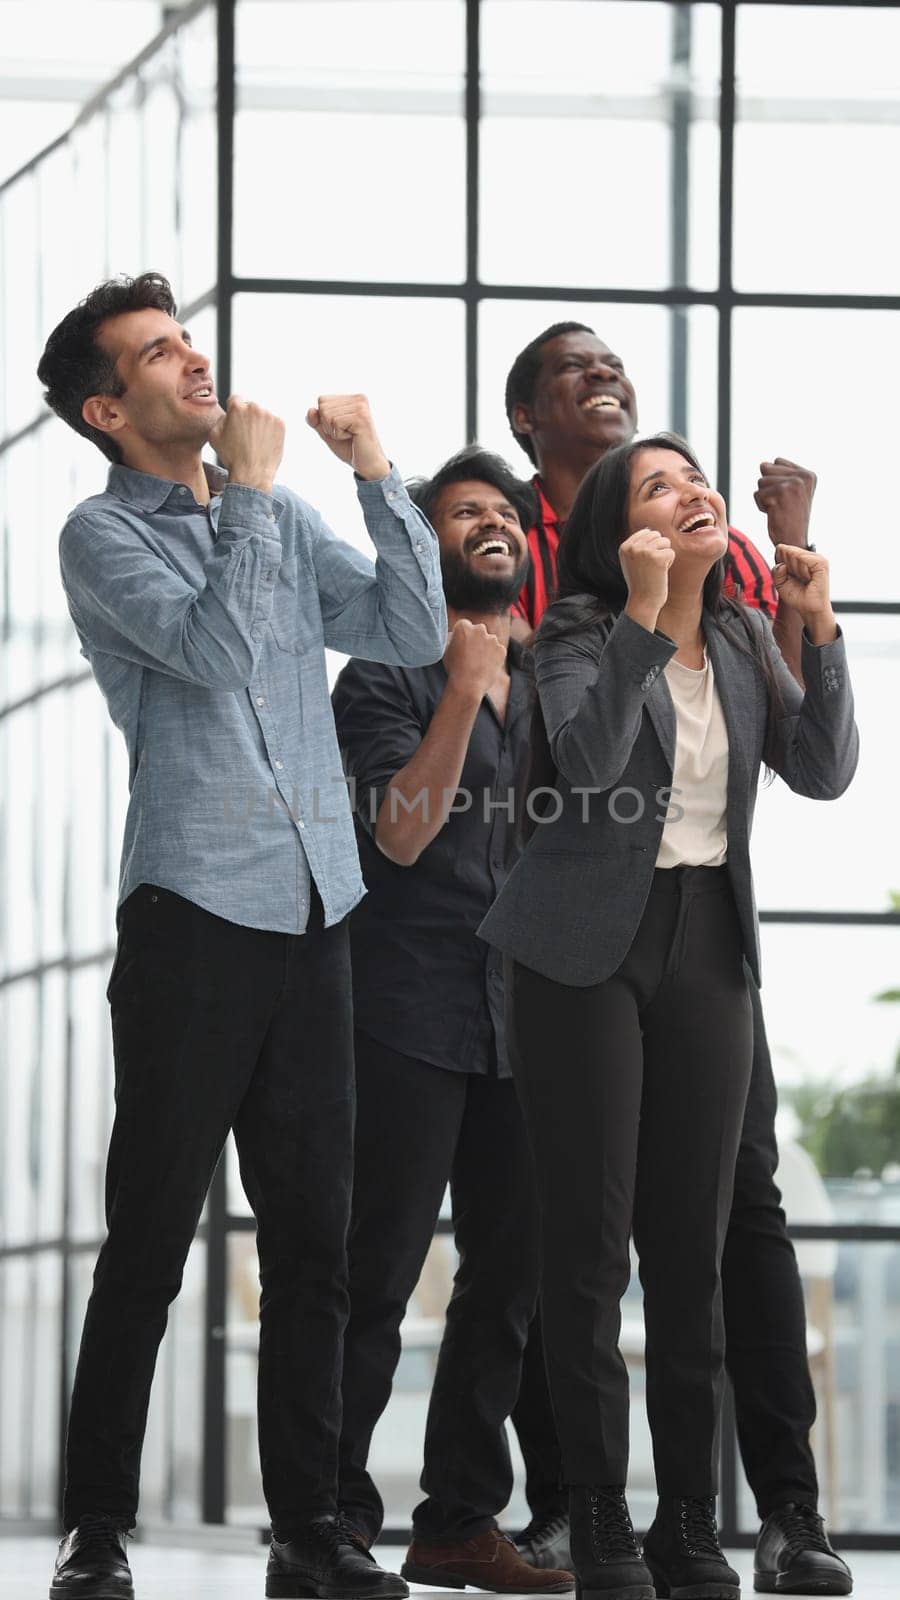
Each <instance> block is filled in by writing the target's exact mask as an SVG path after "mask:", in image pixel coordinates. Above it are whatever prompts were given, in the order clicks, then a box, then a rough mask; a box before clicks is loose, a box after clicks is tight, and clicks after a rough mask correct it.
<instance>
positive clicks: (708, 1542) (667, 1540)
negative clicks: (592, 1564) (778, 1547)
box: [644, 1495, 741, 1600]
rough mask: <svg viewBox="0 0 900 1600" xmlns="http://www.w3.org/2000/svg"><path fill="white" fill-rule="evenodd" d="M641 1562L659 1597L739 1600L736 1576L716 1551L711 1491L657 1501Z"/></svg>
mask: <svg viewBox="0 0 900 1600" xmlns="http://www.w3.org/2000/svg"><path fill="white" fill-rule="evenodd" d="M644 1560H645V1561H646V1563H647V1565H648V1567H649V1568H650V1571H651V1572H652V1574H653V1582H654V1583H655V1584H656V1592H657V1594H658V1595H659V1596H660V1600H668V1597H671V1600H688V1597H689V1596H690V1597H692V1600H693V1597H695V1596H696V1597H700V1596H702V1597H703V1600H740V1593H741V1580H740V1578H739V1576H738V1574H737V1573H736V1572H735V1571H734V1568H733V1567H730V1566H729V1565H728V1562H727V1561H726V1560H725V1557H724V1556H723V1554H722V1552H721V1550H720V1549H719V1533H718V1529H717V1528H716V1502H715V1499H714V1498H713V1496H711V1495H710V1496H702V1497H701V1496H696V1495H695V1496H691V1497H690V1498H687V1499H684V1500H660V1502H659V1506H658V1508H657V1512H656V1517H655V1519H654V1522H653V1526H652V1528H651V1529H650V1531H649V1532H648V1534H647V1537H646V1539H645V1540H644Z"/></svg>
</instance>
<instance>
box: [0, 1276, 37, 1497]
mask: <svg viewBox="0 0 900 1600" xmlns="http://www.w3.org/2000/svg"><path fill="white" fill-rule="evenodd" d="M33 1337H34V1307H33V1304H32V1298H31V1273H30V1270H29V1262H28V1261H27V1259H25V1260H16V1259H15V1258H13V1259H12V1260H8V1261H3V1262H0V1513H2V1514H3V1515H4V1516H23V1515H25V1512H26V1506H27V1484H26V1478H27V1473H25V1472H23V1462H27V1460H28V1439H29V1433H30V1423H31V1418H30V1416H29V1415H28V1411H27V1409H26V1408H27V1401H28V1388H27V1384H26V1373H27V1371H28V1367H29V1359H30V1358H29V1352H30V1350H31V1349H32V1341H33Z"/></svg>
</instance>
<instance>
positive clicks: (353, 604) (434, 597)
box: [313, 469, 447, 666]
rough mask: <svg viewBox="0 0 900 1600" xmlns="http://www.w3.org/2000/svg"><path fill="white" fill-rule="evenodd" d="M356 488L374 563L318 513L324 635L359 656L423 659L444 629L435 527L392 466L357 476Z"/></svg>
mask: <svg viewBox="0 0 900 1600" xmlns="http://www.w3.org/2000/svg"><path fill="white" fill-rule="evenodd" d="M357 492H358V495H359V500H360V504H361V506H362V510H363V515H364V517H365V522H366V529H367V531H368V534H369V537H370V538H371V540H372V543H373V544H374V546H375V549H376V552H377V558H376V562H375V565H374V567H373V565H372V561H371V559H370V557H369V556H367V555H364V554H363V553H362V552H361V551H359V550H357V549H355V548H354V547H353V546H351V545H349V544H347V543H346V542H345V541H343V540H341V539H338V538H336V537H335V535H334V534H333V533H332V532H331V530H330V529H329V528H328V527H327V526H326V525H325V524H324V523H323V522H322V521H321V519H318V523H317V526H316V527H315V528H314V531H313V557H314V561H315V566H316V576H317V580H318V586H319V597H320V602H321V606H322V619H323V622H324V627H325V643H326V644H327V645H328V646H329V647H330V648H331V649H333V650H341V651H344V652H345V653H346V654H348V655H355V656H361V657H362V658H363V659H365V660H370V661H383V662H386V663H389V664H395V665H400V666H425V665H428V664H429V663H431V662H433V661H436V660H437V659H438V658H439V656H440V655H441V654H442V652H443V648H444V644H445V642H446V633H447V612H446V606H445V603H444V591H443V585H442V582H441V568H440V554H439V551H438V545H437V539H436V537H435V534H434V532H433V530H432V529H431V528H430V526H429V525H428V523H427V522H426V521H425V519H424V518H423V517H422V515H421V513H420V512H419V511H417V510H416V508H415V507H414V506H413V505H412V503H411V501H410V499H409V496H408V495H407V492H406V489H405V487H404V485H403V481H402V479H401V478H400V476H399V474H398V473H397V472H396V471H395V470H393V469H392V471H391V472H390V473H389V474H388V476H387V477H386V478H383V479H380V480H378V481H377V482H369V481H365V482H359V483H358V484H357Z"/></svg>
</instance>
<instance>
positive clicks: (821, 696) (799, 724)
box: [771, 623, 859, 800]
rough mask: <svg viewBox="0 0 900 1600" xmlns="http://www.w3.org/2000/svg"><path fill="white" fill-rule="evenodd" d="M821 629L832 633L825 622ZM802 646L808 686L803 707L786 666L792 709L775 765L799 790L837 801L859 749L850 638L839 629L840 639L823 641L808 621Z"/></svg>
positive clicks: (780, 733) (786, 694)
mask: <svg viewBox="0 0 900 1600" xmlns="http://www.w3.org/2000/svg"><path fill="white" fill-rule="evenodd" d="M814 631H817V630H814ZM818 631H821V632H827V628H826V627H825V625H824V623H823V625H822V628H821V629H820V630H818ZM801 649H802V664H803V677H804V680H805V684H806V691H805V694H804V696H803V699H802V701H801V702H800V704H799V706H798V705H797V703H796V695H797V690H796V688H795V687H794V685H793V682H792V680H790V679H788V677H787V673H786V669H785V668H784V667H783V666H782V667H781V673H782V674H784V676H783V679H782V698H783V704H784V707H785V709H786V711H787V712H788V714H787V715H785V716H784V717H783V719H782V720H781V721H780V722H779V723H777V724H776V728H775V747H774V750H773V752H772V755H771V759H772V764H773V766H774V767H775V769H776V771H778V772H779V773H780V775H781V777H782V778H784V780H785V782H786V783H787V784H788V785H789V786H790V788H792V789H793V790H794V791H795V793H797V794H802V795H806V796H807V797H808V798H810V799H813V800H834V799H836V798H837V797H838V796H839V795H841V794H843V793H844V790H845V789H846V788H847V786H848V784H849V783H850V780H851V779H852V777H853V774H854V772H855V770H856V763H857V759H858V754H859V736H858V734H857V730H856V725H855V722H854V719H853V693H852V689H851V686H850V679H849V674H848V671H847V661H846V655H845V651H844V642H843V638H842V637H841V635H840V633H839V632H837V630H836V629H835V637H834V638H832V639H827V638H824V639H822V640H821V641H820V642H818V643H817V642H816V639H814V638H813V637H812V636H811V634H810V632H809V624H807V631H806V634H805V635H804V637H803V638H802V642H801ZM791 691H793V695H792V693H791ZM792 699H793V701H794V704H793V706H791V700H792ZM791 710H792V711H793V715H791V714H790V712H791Z"/></svg>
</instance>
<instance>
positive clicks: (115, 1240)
mask: <svg viewBox="0 0 900 1600" xmlns="http://www.w3.org/2000/svg"><path fill="white" fill-rule="evenodd" d="M174 312H175V306H174V301H173V299H172V294H171V290H170V288H169V285H168V284H167V283H166V281H165V279H163V278H160V277H159V276H158V275H156V274H151V273H146V274H144V275H143V276H142V277H140V278H137V279H135V280H130V279H126V280H122V281H119V282H113V283H107V284H103V285H101V286H100V287H99V288H98V289H96V290H95V291H94V292H93V293H92V294H91V295H90V296H89V297H88V299H87V300H86V301H85V302H83V303H82V305H80V306H79V307H77V308H76V309H75V310H74V311H72V312H70V313H69V315H68V316H67V317H66V318H65V319H64V321H63V322H62V323H61V324H60V325H59V327H58V328H57V329H56V330H55V331H54V332H53V333H52V334H51V336H50V339H49V340H48V342H47V347H46V349H45V351H44V355H43V357H42V359H41V363H40V366H39V369H38V374H39V377H40V378H41V380H42V382H44V383H45V384H46V386H47V400H48V403H49V404H50V405H51V406H52V407H53V409H54V410H55V411H56V412H57V413H58V414H59V415H60V416H62V417H63V418H64V420H65V421H67V422H69V423H70V425H71V426H73V427H74V428H76V430H77V431H78V432H79V433H82V434H83V435H84V436H85V437H87V438H90V439H91V440H92V441H93V442H94V443H96V444H97V445H98V446H99V447H100V449H102V450H103V452H104V454H105V455H107V456H108V457H109V458H110V459H111V460H112V461H113V466H112V468H111V470H110V474H109V481H108V485H107V489H106V492H105V493H103V494H100V495H96V496H94V497H93V498H91V499H89V500H86V501H84V502H83V503H82V504H81V505H80V506H78V507H77V508H76V510H75V511H74V512H73V513H72V515H71V516H70V517H69V519H68V521H67V522H66V525H65V527H64V529H63V532H62V537H61V541H60V558H61V566H62V575H63V584H64V587H65V591H66V597H67V600H68V603H69V609H70V612H71V615H72V620H73V622H74V624H75V627H76V629H77V631H78V635H79V638H80V640H81V646H82V651H83V653H84V655H85V656H86V657H87V659H88V660H89V661H90V663H91V667H92V670H93V672H94V675H95V677H96V679H97V682H98V684H99V685H100V688H101V690H102V692H103V694H104V696H105V698H106V701H107V704H108V706H109V710H110V714H111V716H112V718H113V721H114V722H115V723H116V725H117V726H118V727H119V728H121V730H122V732H123V734H124V736H125V740H126V743H127V746H128V753H129V758H130V789H131V800H130V804H129V809H128V817H127V822H126V828H125V841H124V850H123V856H122V871H121V881H120V892H119V911H118V916H117V923H118V930H119V938H118V948H117V954H116V961H115V965H114V968H113V973H112V977H111V979H110V986H109V999H110V1005H111V1010H112V1026H113V1043H114V1053H115V1069H116V1117H115V1124H114V1128H113V1134H112V1140H111V1145H110V1153H109V1164H108V1168H107V1186H106V1203H107V1225H108V1237H107V1239H106V1242H105V1244H104V1246H103V1249H102V1251H101V1253H100V1257H99V1260H98V1263H97V1268H96V1272H95V1276H94V1288H93V1293H92V1295H91V1299H90V1302H89V1305H88V1309H87V1314H86V1319H85V1326H84V1332H83V1336H82V1344H81V1351H80V1355H79V1361H78V1370H77V1373H76V1379H75V1388H74V1393H73V1397H72V1407H71V1414H70V1420H69V1436H68V1445H67V1480H66V1494H65V1506H64V1516H65V1527H66V1530H67V1537H66V1538H65V1539H64V1540H63V1542H62V1545H61V1546H60V1554H59V1557H58V1560H57V1565H56V1572H55V1575H54V1580H53V1583H52V1585H51V1590H50V1594H51V1596H52V1597H53V1600H63V1597H65V1596H69V1595H75V1594H78V1595H81V1596H84V1597H86V1600H98V1597H100V1596H103V1597H104V1600H106V1597H116V1596H122V1597H125V1600H128V1597H130V1596H131V1595H132V1594H133V1588H132V1581H131V1574H130V1571H129V1568H128V1562H127V1557H126V1554H125V1535H126V1532H127V1530H128V1529H129V1528H130V1527H131V1526H132V1525H133V1523H134V1521H135V1517H136V1514H137V1504H138V1480H139V1471H140V1456H141V1447H142V1443H143V1435H144V1428H145V1423H146V1414H147V1405H148V1402H149V1396H150V1387H151V1383H152V1378H153V1370H154V1364H155V1360H156V1354H157V1349H158V1346H159V1341H160V1339H161V1338H162V1335H163V1332H164V1330H165V1325H166V1317H167V1310H168V1306H169V1304H170V1303H171V1301H172V1300H173V1299H174V1297H175V1295H176V1294H177V1293H178V1290H179V1287H180V1284H181V1276H182V1270H183V1267H184V1262H185V1259H186V1256H187V1253H188V1250H189V1248H190V1244H191V1241H192V1239H193V1236H194V1232H195V1229H196V1226H197V1223H198V1220H199V1217H200V1212H201V1209H202V1206H203V1201H204V1198H205V1195H206V1191H207V1188H208V1186H209V1182H210V1179H211V1177H212V1173H213V1171H214V1169H215V1165H216V1162H217V1160H218V1157H219V1154H220V1152H221V1149H222V1146H223V1143H224V1141H225V1138H226V1135H227V1133H228V1131H229V1129H233V1130H234V1134H235V1139H236V1143H237V1147H238V1153H239V1156H240V1163H241V1176H242V1180H243V1183H244V1187H245V1189H246V1192H247V1196H248V1198H249V1200H250V1203H251V1205H252V1207H253V1211H254V1214H255V1216H256V1219H257V1224H258V1247H259V1257H260V1278H261V1283H262V1298H261V1320H260V1356H259V1433H260V1457H261V1463H262V1474H263V1488H264V1492H265V1495H266V1500H267V1504H268V1507H269V1511H270V1514H271V1517H272V1531H273V1540H272V1548H271V1552H270V1557H269V1567H268V1572H267V1580H266V1593H267V1595H273V1596H275V1595H281V1596H296V1595H317V1594H322V1593H326V1592H327V1594H328V1595H329V1596H333V1597H340V1596H343V1595H347V1596H349V1595H359V1596H371V1597H377V1600H387V1597H392V1596H393V1597H396V1596H402V1595H405V1594H406V1592H407V1591H406V1586H405V1584H404V1583H403V1581H402V1579H399V1578H396V1577H394V1576H393V1575H391V1574H387V1573H383V1572H382V1571H381V1570H380V1568H378V1567H377V1566H376V1565H375V1563H374V1561H373V1560H372V1558H371V1557H370V1556H369V1555H368V1554H367V1553H365V1552H363V1551H362V1550H361V1549H360V1548H359V1547H358V1545H357V1543H355V1542H354V1540H353V1538H352V1536H351V1534H350V1533H349V1532H348V1530H347V1528H346V1526H345V1524H344V1523H343V1521H342V1519H341V1518H340V1517H337V1516H336V1515H335V1487H336V1462H337V1439H338V1431H339V1416H340V1376H341V1344H342V1336H343V1327H344V1322H345V1320H346V1314H347V1292H346V1258H345V1235H346V1229H347V1220H348V1215H349V1199H350V1187H351V1176H352V1124H353V1059H352V1019H351V997H350V964H349V950H348V940H347V922H346V918H347V913H348V912H349V911H350V910H351V908H352V907H353V906H354V905H355V904H356V903H357V901H358V900H359V899H360V898H361V896H362V894H363V892H364V891H363V884H362V879H361V875H360V870H359V863H358V859H357V854H356V844H355V839H354V832H353V824H352V820H351V812H350V806H349V802H348V797H347V793H346V789H345V787H344V785H343V783H342V781H341V762H340V756H339V753H338V747H337V742H336V737H335V731H334V722H333V719H332V714H331V707H330V703H329V697H328V685H327V680H326V670H325V657H324V647H325V646H332V647H334V648H336V649H339V650H345V651H348V652H351V653H353V654H354V655H357V656H363V657H369V658H371V659H373V660H378V661H384V662H394V663H398V664H401V665H405V666H420V665H424V664H426V663H429V662H431V661H434V660H436V659H438V658H439V657H440V655H441V653H442V651H443V647H444V639H445V631H446V613H445V608H444V601H443V593H442V586H441V576H440V565H439V559H438V552H437V545H436V542H435V539H434V535H433V533H432V531H431V529H430V527H429V526H428V523H427V522H426V521H425V520H424V518H423V517H422V516H421V515H420V514H419V513H418V512H417V511H416V510H415V508H414V507H413V506H412V505H411V503H410V501H409V499H408V497H407V495H406V491H405V489H404V488H403V484H402V482H401V480H400V478H399V476H398V474H397V473H396V471H395V470H394V469H393V468H392V467H391V466H390V464H389V462H388V461H387V459H386V458H385V456H384V453H383V451H382V449H381V445H380V444H379V441H378V438H377V435H376V433H375V430H374V427H373V424H372V419H371V416H370V413H369V409H368V405H367V402H366V400H365V398H364V397H363V396H361V395H351V396H328V397H322V398H320V400H319V403H318V405H317V406H316V407H314V408H312V410H311V411H310V412H309V413H308V414H307V421H308V422H309V423H310V425H311V427H313V428H314V429H315V431H316V432H318V433H319V435H320V436H321V438H322V439H323V440H324V441H325V442H326V443H327V444H328V445H329V447H330V448H331V449H332V450H333V451H334V453H335V454H336V455H337V456H338V457H339V458H340V459H342V460H344V461H346V462H347V463H348V464H349V465H350V466H352V467H353V468H354V470H355V472H356V476H357V482H358V489H359V497H360V501H361V504H362V508H363V513H364V516H365V520H366V526H367V528H368V531H369V533H370V535H371V537H372V540H373V542H374V544H375V546H376V551H377V562H376V564H375V566H374V567H373V565H372V562H371V561H370V560H369V559H368V557H366V556H365V555H363V554H361V553H360V552H359V551H357V550H356V549H354V548H353V547H352V546H350V545H348V544H345V543H343V542H342V541H340V540H338V539H336V538H335V536H334V534H332V532H331V531H330V529H329V528H327V527H326V525H325V524H324V522H323V521H322V519H321V517H320V516H319V515H318V513H317V512H315V511H314V510H313V509H312V508H311V507H310V506H308V505H306V504H305V503H304V502H303V501H302V500H300V499H298V497H297V496H296V495H294V494H293V493H292V492H291V491H290V490H287V489H283V488H281V487H280V486H278V487H276V486H275V484H274V481H273V480H274V475H275V472H276V470H277V467H278V463H279V461H280V459H281V452H282V447H283V440H284V425H283V423H282V422H281V421H280V420H279V419H278V418H277V417H273V416H271V415H270V414H269V413H267V412H265V411H263V410H262V409H261V408H260V407H258V406H255V405H251V404H249V403H247V402H244V401H241V400H238V399H236V398H233V399H232V400H231V401H230V402H229V404H228V408H227V412H223V410H222V408H221V407H220V406H219V404H218V401H217V399H216V394H215V389H214V387H213V383H212V377H211V374H210V367H209V362H208V360H207V358H206V357H205V356H203V355H200V354H199V353H198V352H196V351H195V350H194V349H193V348H192V346H191V342H190V336H189V334H188V333H187V331H186V330H185V329H184V328H182V327H180V326H179V324H178V323H177V322H176V320H175V317H174ZM208 441H211V442H212V443H213V444H214V445H215V448H216V450H217V453H218V455H219V458H220V460H222V461H223V462H224V463H225V464H226V465H227V467H228V469H229V475H228V477H227V478H226V476H225V474H224V473H222V472H220V471H218V469H215V468H212V467H209V466H206V465H204V464H203V463H202V461H201V451H202V449H203V447H204V445H205V444H206V443H207V442H208Z"/></svg>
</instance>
